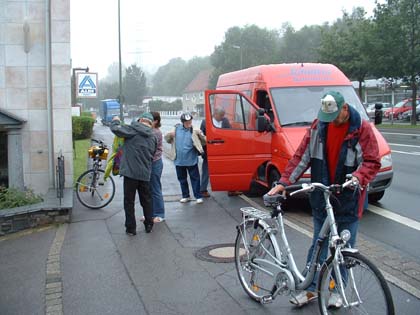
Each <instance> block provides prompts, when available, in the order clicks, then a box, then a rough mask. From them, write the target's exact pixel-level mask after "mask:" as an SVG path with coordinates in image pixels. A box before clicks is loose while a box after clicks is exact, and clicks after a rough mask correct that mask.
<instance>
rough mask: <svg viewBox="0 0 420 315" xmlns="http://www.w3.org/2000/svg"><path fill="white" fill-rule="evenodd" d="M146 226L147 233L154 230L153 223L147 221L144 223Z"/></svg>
mask: <svg viewBox="0 0 420 315" xmlns="http://www.w3.org/2000/svg"><path fill="white" fill-rule="evenodd" d="M144 228H145V230H146V233H150V232H152V229H153V223H145V224H144Z"/></svg>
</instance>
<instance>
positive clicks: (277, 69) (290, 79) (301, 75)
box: [217, 63, 352, 88]
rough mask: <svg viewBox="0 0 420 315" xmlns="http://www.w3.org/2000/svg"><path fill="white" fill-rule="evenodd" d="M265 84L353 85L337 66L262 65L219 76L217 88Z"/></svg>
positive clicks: (320, 64) (279, 85)
mask: <svg viewBox="0 0 420 315" xmlns="http://www.w3.org/2000/svg"><path fill="white" fill-rule="evenodd" d="M252 82H265V83H266V84H267V88H270V87H293V86H314V85H317V86H319V85H352V84H351V82H350V80H349V79H348V78H347V77H346V76H345V75H344V73H343V72H341V71H340V70H339V69H338V68H337V67H336V66H334V65H331V64H322V63H284V64H272V65H261V66H256V67H251V68H248V69H243V70H239V71H234V72H230V73H226V74H222V75H220V76H219V80H218V81H217V88H222V87H228V86H232V85H238V84H244V83H252Z"/></svg>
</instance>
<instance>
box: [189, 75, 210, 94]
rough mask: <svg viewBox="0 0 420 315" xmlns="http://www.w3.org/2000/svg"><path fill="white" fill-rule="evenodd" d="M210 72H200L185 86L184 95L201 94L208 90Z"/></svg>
mask: <svg viewBox="0 0 420 315" xmlns="http://www.w3.org/2000/svg"><path fill="white" fill-rule="evenodd" d="M210 74H211V70H203V71H200V72H199V73H198V74H197V75H196V77H195V78H194V79H193V80H192V81H191V82H190V84H188V85H187V87H186V88H185V90H184V93H191V92H201V91H204V90H206V89H207V88H208V85H209V78H210Z"/></svg>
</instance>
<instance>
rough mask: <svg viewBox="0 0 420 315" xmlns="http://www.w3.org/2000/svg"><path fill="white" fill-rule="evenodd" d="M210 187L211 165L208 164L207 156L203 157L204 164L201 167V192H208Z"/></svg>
mask: <svg viewBox="0 0 420 315" xmlns="http://www.w3.org/2000/svg"><path fill="white" fill-rule="evenodd" d="M208 186H209V164H208V162H207V156H204V157H203V164H202V165H201V185H200V191H201V192H203V191H207V187H208Z"/></svg>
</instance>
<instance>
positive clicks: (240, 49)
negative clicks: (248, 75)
mask: <svg viewBox="0 0 420 315" xmlns="http://www.w3.org/2000/svg"><path fill="white" fill-rule="evenodd" d="M239 51H240V52H241V70H242V46H240V48H239Z"/></svg>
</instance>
